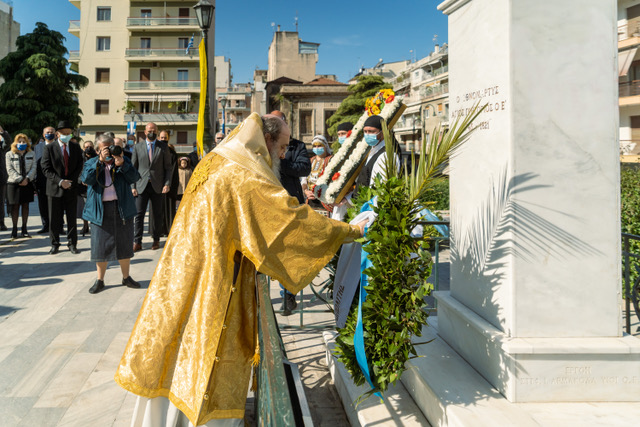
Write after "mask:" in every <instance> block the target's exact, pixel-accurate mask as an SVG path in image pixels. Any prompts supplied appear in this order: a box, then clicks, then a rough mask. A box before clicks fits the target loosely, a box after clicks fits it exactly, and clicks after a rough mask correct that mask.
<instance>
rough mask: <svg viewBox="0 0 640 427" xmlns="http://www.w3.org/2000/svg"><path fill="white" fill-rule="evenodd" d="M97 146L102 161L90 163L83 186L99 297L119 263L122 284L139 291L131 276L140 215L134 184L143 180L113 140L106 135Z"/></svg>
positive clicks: (85, 217)
mask: <svg viewBox="0 0 640 427" xmlns="http://www.w3.org/2000/svg"><path fill="white" fill-rule="evenodd" d="M96 142H97V145H98V156H99V157H94V158H92V159H89V160H87V162H86V163H85V164H84V169H83V171H82V182H84V183H85V184H87V202H86V203H85V206H84V211H83V212H82V217H83V218H84V219H86V220H87V221H89V222H91V261H94V262H95V263H96V268H97V271H98V278H97V280H96V282H95V283H94V285H93V286H92V287H91V289H89V292H90V293H92V294H95V293H98V292H100V291H101V290H102V289H104V276H105V272H106V270H107V263H108V262H109V261H116V260H117V261H118V262H119V263H120V269H121V270H122V284H123V285H125V286H128V287H130V288H139V287H140V285H139V284H138V283H137V282H136V281H135V280H133V279H132V278H131V276H130V275H129V265H130V260H131V258H132V257H133V246H132V242H133V218H134V217H135V216H136V212H137V209H136V204H135V200H134V198H133V194H131V184H133V183H134V182H136V181H137V180H138V179H140V174H139V173H138V171H137V170H136V168H134V167H133V164H132V163H131V160H129V159H128V158H127V157H125V156H124V155H123V154H124V153H123V150H122V147H120V146H118V145H114V144H113V139H112V138H111V137H110V136H108V135H105V134H102V135H100V136H98V138H97V141H96Z"/></svg>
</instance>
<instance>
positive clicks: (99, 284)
mask: <svg viewBox="0 0 640 427" xmlns="http://www.w3.org/2000/svg"><path fill="white" fill-rule="evenodd" d="M103 289H104V280H100V279H96V283H94V284H93V286H92V287H90V288H89V293H90V294H97V293H98V292H100V291H101V290H103Z"/></svg>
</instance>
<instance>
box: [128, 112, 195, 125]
mask: <svg viewBox="0 0 640 427" xmlns="http://www.w3.org/2000/svg"><path fill="white" fill-rule="evenodd" d="M135 119H136V121H138V122H145V123H148V122H154V123H186V122H197V121H198V114H197V113H149V114H135ZM124 120H125V121H129V120H131V113H125V114H124Z"/></svg>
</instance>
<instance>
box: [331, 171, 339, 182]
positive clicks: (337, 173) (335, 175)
mask: <svg viewBox="0 0 640 427" xmlns="http://www.w3.org/2000/svg"><path fill="white" fill-rule="evenodd" d="M338 178H340V172H336V173H334V174H333V176H332V177H331V181H335V180H337V179H338Z"/></svg>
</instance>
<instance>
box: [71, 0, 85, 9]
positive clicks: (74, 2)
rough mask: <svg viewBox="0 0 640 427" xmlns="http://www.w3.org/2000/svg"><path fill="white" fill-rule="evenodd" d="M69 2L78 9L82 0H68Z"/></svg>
mask: <svg viewBox="0 0 640 427" xmlns="http://www.w3.org/2000/svg"><path fill="white" fill-rule="evenodd" d="M69 3H71V4H72V5H74V6H75V7H77V8H78V9H80V8H81V7H80V5H81V4H82V0H69Z"/></svg>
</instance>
